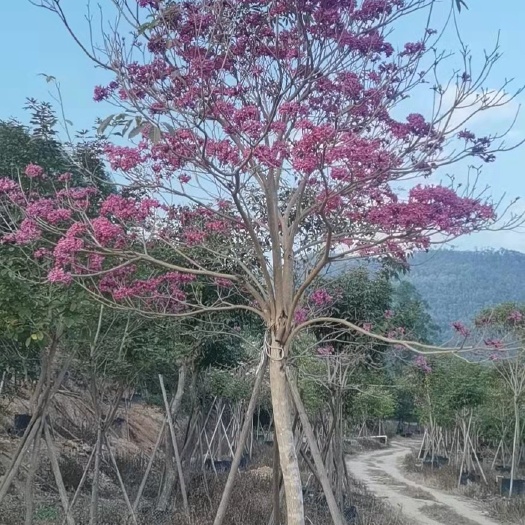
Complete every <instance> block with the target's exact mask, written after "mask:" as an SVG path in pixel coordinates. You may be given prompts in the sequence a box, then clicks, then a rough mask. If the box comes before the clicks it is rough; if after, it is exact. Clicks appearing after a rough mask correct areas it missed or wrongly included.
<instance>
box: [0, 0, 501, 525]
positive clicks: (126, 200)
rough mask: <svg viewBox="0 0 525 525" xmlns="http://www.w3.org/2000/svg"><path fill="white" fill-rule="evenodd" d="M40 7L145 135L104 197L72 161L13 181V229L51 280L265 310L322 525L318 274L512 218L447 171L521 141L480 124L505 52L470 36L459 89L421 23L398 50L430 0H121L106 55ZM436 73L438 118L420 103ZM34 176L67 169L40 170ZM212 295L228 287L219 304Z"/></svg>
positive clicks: (155, 306) (283, 412)
mask: <svg viewBox="0 0 525 525" xmlns="http://www.w3.org/2000/svg"><path fill="white" fill-rule="evenodd" d="M39 3H40V4H41V5H42V6H43V7H46V8H47V9H49V10H51V11H53V12H55V13H56V14H58V15H59V17H60V18H61V19H62V20H63V22H64V23H65V24H66V27H67V28H68V30H69V31H70V32H71V33H72V34H73V36H74V37H75V39H76V40H77V42H78V43H79V44H80V45H81V46H82V48H83V49H84V51H85V52H86V53H87V54H88V55H89V56H90V57H91V58H92V59H93V60H95V61H96V62H97V64H98V65H102V66H103V67H105V68H106V69H108V70H110V71H111V72H112V73H113V75H114V79H113V80H112V81H111V82H110V83H109V84H108V85H105V86H97V87H96V88H95V94H94V98H95V100H98V101H102V100H111V101H112V102H113V103H115V104H116V105H117V106H120V107H122V108H123V109H124V112H123V113H120V114H118V115H114V116H110V117H108V118H107V119H105V121H104V122H103V125H102V126H101V128H102V129H109V128H111V127H112V126H123V128H124V129H123V130H122V132H121V133H122V134H128V132H129V134H128V136H129V137H130V138H131V139H133V138H135V140H136V141H137V144H136V145H130V146H122V145H116V144H111V143H108V144H107V146H106V154H107V158H108V161H109V162H110V164H111V166H112V168H113V169H114V170H117V171H119V172H120V177H121V180H124V181H125V190H126V191H125V192H123V193H122V194H119V195H115V194H114V195H110V196H109V197H107V198H104V199H100V198H99V197H98V196H97V193H96V189H95V188H93V187H85V186H84V187H82V188H78V187H75V186H74V185H72V184H71V183H70V182H69V178H68V176H67V174H63V175H62V176H61V177H60V178H59V179H55V180H54V189H53V192H51V193H48V194H46V195H42V194H36V193H35V192H33V191H31V185H29V187H30V189H29V190H27V185H26V186H24V187H25V188H26V191H22V190H21V188H20V186H19V185H18V184H16V183H14V182H13V181H12V180H8V179H0V193H1V194H2V198H3V200H4V202H5V205H6V210H9V212H10V217H11V218H10V220H9V221H6V225H7V226H9V227H12V226H13V225H15V227H14V228H13V231H11V232H10V233H7V234H6V235H4V242H13V243H17V244H24V245H28V246H29V247H30V248H31V250H33V251H34V256H35V257H39V258H41V260H42V264H43V265H44V264H46V265H49V273H48V279H49V280H50V281H52V282H56V283H62V284H68V283H70V282H71V281H73V280H77V281H80V282H81V283H82V284H83V285H84V286H85V288H86V289H87V290H89V291H90V292H91V293H93V294H95V295H97V296H98V297H99V298H100V299H101V300H103V301H105V302H107V303H112V304H118V305H120V306H122V305H124V306H126V307H131V308H136V309H140V310H142V311H143V312H147V313H161V314H163V315H166V316H172V317H179V318H180V317H190V316H195V315H198V314H206V313H209V312H224V311H231V310H238V309H240V310H244V311H246V312H250V313H251V314H254V315H257V316H259V317H260V318H261V319H262V321H263V323H264V325H265V327H266V330H267V334H268V338H267V341H268V343H267V346H266V348H265V351H266V352H267V354H268V355H269V358H270V359H269V368H270V381H271V394H272V404H273V411H274V421H275V428H276V438H277V441H278V445H279V447H278V448H279V454H280V463H281V469H282V475H283V482H284V487H285V495H286V508H287V513H288V521H287V522H288V524H289V525H298V524H303V523H304V511H303V501H302V491H301V480H300V475H299V467H298V462H297V457H296V452H295V446H294V440H293V428H292V418H291V404H290V401H289V396H288V390H287V389H288V384H287V375H286V368H287V363H288V360H289V357H290V354H291V352H292V350H293V339H294V337H295V336H296V335H297V334H298V333H299V332H300V331H301V330H303V329H305V328H307V327H309V326H312V325H313V324H315V323H323V322H326V321H327V319H326V318H325V317H318V316H319V315H320V313H322V311H323V308H324V307H325V305H326V304H327V303H330V301H331V297H330V295H329V293H328V292H327V291H326V290H324V289H312V285H313V283H314V282H315V280H316V278H317V277H318V276H319V274H320V273H321V271H322V270H323V268H325V267H326V266H327V265H329V264H330V263H331V262H333V261H335V260H338V259H343V258H345V257H350V256H352V257H371V256H374V257H382V258H385V257H387V258H401V259H402V258H404V257H405V254H406V252H407V250H410V249H417V248H423V249H424V248H428V246H429V245H430V243H431V239H432V237H433V236H434V235H436V234H439V235H440V240H441V241H442V240H443V239H446V238H450V237H456V236H458V235H462V234H466V233H470V232H473V231H477V230H479V229H481V228H484V227H488V226H492V225H494V223H495V221H496V211H495V208H494V206H493V204H492V203H491V202H490V201H488V200H485V199H484V198H483V197H482V196H481V195H482V194H477V193H476V189H475V188H473V187H472V186H471V185H468V184H467V185H466V186H463V188H464V190H462V193H461V194H460V193H458V188H454V187H448V186H443V185H439V184H433V183H431V182H430V180H429V177H430V176H431V175H432V174H433V173H434V172H435V171H436V170H437V169H438V168H440V167H442V166H450V165H451V164H453V163H456V162H458V161H461V160H463V159H468V158H473V159H476V160H481V161H485V162H491V161H493V160H494V154H495V153H496V152H497V151H501V150H503V149H504V146H503V145H502V144H501V143H500V142H499V140H500V139H502V136H497V135H491V136H483V137H478V136H476V135H475V134H474V133H473V132H472V131H470V130H468V129H466V126H467V125H468V121H469V120H470V118H471V117H472V116H474V115H475V114H476V113H477V112H478V111H481V110H483V111H486V110H489V109H490V108H494V107H498V106H500V105H501V104H503V103H505V102H506V101H507V100H509V97H508V96H507V95H506V93H505V92H504V91H502V90H501V91H499V90H496V91H494V90H485V89H484V87H483V84H484V82H485V80H486V78H487V75H488V74H489V72H490V70H491V68H492V65H493V64H494V62H495V60H496V59H497V52H496V51H495V52H494V53H491V54H488V55H487V57H486V62H485V64H484V65H483V66H482V67H481V69H480V71H479V73H475V72H474V71H472V70H471V66H470V64H471V62H470V60H469V57H468V52H467V51H466V50H465V49H463V50H462V53H461V58H462V60H461V61H460V62H461V64H463V65H462V69H461V70H460V71H458V72H457V74H454V76H453V78H452V80H451V81H450V82H448V87H447V88H445V87H443V85H442V84H440V83H439V81H437V80H436V78H438V76H437V75H438V70H439V66H440V63H441V62H442V61H443V60H444V59H445V55H444V54H439V53H437V54H436V53H435V49H434V40H435V39H437V36H436V32H435V31H433V30H432V29H431V28H429V27H422V28H421V34H420V37H419V39H418V40H417V41H415V42H408V43H406V44H405V45H404V46H402V47H401V48H400V49H399V50H396V48H395V47H394V45H393V44H392V43H391V42H389V35H390V31H391V29H392V28H393V27H395V25H396V24H397V23H398V21H399V20H400V19H402V18H403V17H405V16H409V15H411V14H413V13H414V12H416V11H419V10H421V9H425V8H432V7H433V4H434V2H433V1H430V2H429V1H427V0H362V1H361V0H360V1H350V2H339V1H338V0H333V1H331V2H324V1H318V0H312V1H303V0H271V1H268V0H243V1H238V0H229V1H226V2H225V1H223V0H220V1H219V0H188V1H187V2H184V3H179V2H173V1H169V0H138V1H137V4H138V6H137V5H132V2H131V1H128V0H125V1H116V0H115V1H114V2H113V3H114V6H115V8H116V9H117V10H118V20H119V21H120V22H121V23H122V24H124V26H125V27H123V28H122V31H126V32H129V29H130V26H131V35H132V36H131V38H128V37H126V38H125V39H124V38H120V36H119V34H118V26H117V29H115V26H112V27H113V30H112V31H113V32H112V33H106V34H105V35H104V42H105V53H103V52H100V51H99V50H100V46H97V47H93V49H91V48H90V46H89V45H86V44H84V43H83V42H81V40H80V38H79V37H78V36H77V35H75V34H74V33H73V31H72V29H71V26H70V25H69V23H68V19H67V16H66V14H65V12H64V11H63V9H62V4H61V3H60V2H59V1H58V0H41V1H40V2H39ZM103 47H104V46H103ZM426 86H428V88H429V89H428V90H427V91H423V92H422V93H424V96H425V98H426V99H427V100H428V99H429V98H430V99H431V100H430V104H429V108H428V109H429V111H428V115H427V116H426V117H425V116H423V115H421V114H417V113H414V112H409V114H408V115H407V116H406V117H404V116H402V114H403V112H404V111H405V110H404V108H403V101H404V100H405V99H406V98H407V97H408V96H409V95H410V94H411V93H418V90H419V89H423V88H425V87H426ZM108 127H109V128H108ZM130 130H131V131H130ZM25 176H26V177H27V178H29V179H31V180H34V179H38V178H42V177H46V176H47V177H49V176H50V174H47V173H45V172H44V170H42V169H41V168H40V167H39V166H33V165H32V166H28V168H27V169H26V172H25ZM401 183H403V184H404V185H405V187H409V189H408V191H407V192H406V193H399V191H397V189H396V185H399V184H401ZM94 206H96V207H97V210H98V215H97V216H96V217H92V216H91V214H90V213H87V210H92V209H93V207H94ZM145 273H147V274H148V275H147V276H146V277H144V274H145ZM139 275H140V277H138V276H139ZM210 288H212V289H213V290H215V291H216V294H214V295H215V296H216V299H215V300H214V301H212V302H206V301H204V300H201V297H203V295H201V294H200V293H199V292H200V291H204V290H207V289H210ZM239 296H240V297H242V298H243V300H242V301H237V300H235V297H239ZM334 321H337V320H336V319H332V320H331V322H334ZM343 324H344V326H346V327H347V328H348V329H358V327H357V326H355V325H353V324H352V323H350V322H348V321H346V322H345V323H343ZM329 503H330V501H329ZM331 510H332V514H333V516H334V523H342V519H341V518H340V516H339V517H338V516H337V515H336V514H337V513H336V511H334V509H333V508H332V507H331ZM219 522H220V521H219ZM216 523H218V522H217V521H216Z"/></svg>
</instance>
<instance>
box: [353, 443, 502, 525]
mask: <svg viewBox="0 0 525 525" xmlns="http://www.w3.org/2000/svg"><path fill="white" fill-rule="evenodd" d="M413 445H414V442H412V443H411V442H410V441H394V442H392V447H391V448H390V449H388V450H384V449H383V450H375V451H371V452H365V453H363V454H360V455H357V456H350V457H348V459H347V465H348V468H349V471H350V473H351V475H352V476H354V477H355V478H356V479H358V480H360V481H362V482H364V483H365V484H366V485H367V487H368V488H369V489H370V490H371V491H372V492H374V493H375V494H376V496H378V497H381V498H385V499H386V500H388V502H389V503H390V504H391V505H392V506H393V507H394V508H401V510H402V512H403V514H404V515H405V516H406V517H407V518H408V519H409V520H411V521H414V522H415V523H417V524H418V525H500V524H499V523H498V522H496V521H493V520H492V519H491V518H489V517H488V516H487V515H486V514H485V513H483V512H482V511H481V510H480V509H479V508H477V507H476V506H475V505H474V504H473V503H472V502H471V501H468V500H466V499H463V498H461V497H458V496H453V495H451V494H447V493H446V492H443V491H440V490H438V489H435V488H429V487H424V488H423V487H421V486H420V485H418V484H417V483H415V482H414V481H412V480H410V479H408V478H407V477H406V476H405V475H404V473H403V471H402V470H401V467H400V462H401V461H402V459H403V457H404V456H405V455H406V454H408V453H409V452H410V451H411V450H412V448H411V446H413Z"/></svg>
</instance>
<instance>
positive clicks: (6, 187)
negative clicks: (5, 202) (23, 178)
mask: <svg viewBox="0 0 525 525" xmlns="http://www.w3.org/2000/svg"><path fill="white" fill-rule="evenodd" d="M16 189H18V184H17V183H16V182H15V181H14V180H11V179H6V178H4V177H0V194H1V193H9V192H11V191H13V190H16Z"/></svg>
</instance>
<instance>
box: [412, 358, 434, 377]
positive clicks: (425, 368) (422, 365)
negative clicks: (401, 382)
mask: <svg viewBox="0 0 525 525" xmlns="http://www.w3.org/2000/svg"><path fill="white" fill-rule="evenodd" d="M414 365H415V366H416V368H419V370H421V371H422V372H423V373H424V374H430V373H431V372H432V367H431V366H430V365H429V363H428V361H427V359H426V357H425V356H424V355H418V356H417V357H416V358H415V359H414Z"/></svg>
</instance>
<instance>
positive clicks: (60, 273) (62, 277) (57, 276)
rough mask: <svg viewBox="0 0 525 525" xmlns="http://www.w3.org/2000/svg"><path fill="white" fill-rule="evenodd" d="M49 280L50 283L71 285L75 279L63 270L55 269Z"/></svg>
mask: <svg viewBox="0 0 525 525" xmlns="http://www.w3.org/2000/svg"><path fill="white" fill-rule="evenodd" d="M47 280H48V281H49V282H50V283H61V284H70V283H71V282H72V281H73V277H72V276H71V274H70V273H67V272H65V271H64V270H63V269H62V268H59V267H55V268H53V269H52V270H50V271H49V273H48V274H47Z"/></svg>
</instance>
